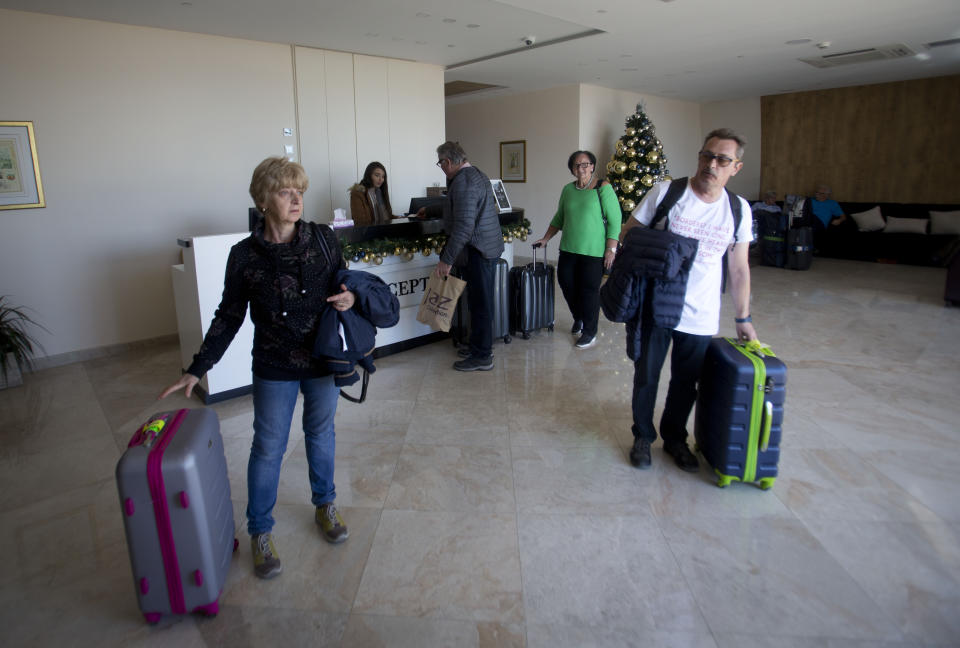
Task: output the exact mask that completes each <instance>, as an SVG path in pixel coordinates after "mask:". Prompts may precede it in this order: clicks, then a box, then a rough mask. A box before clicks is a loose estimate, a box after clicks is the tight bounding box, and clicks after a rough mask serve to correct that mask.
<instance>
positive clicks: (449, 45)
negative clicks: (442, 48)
mask: <svg viewBox="0 0 960 648" xmlns="http://www.w3.org/2000/svg"><path fill="white" fill-rule="evenodd" d="M447 47H456V45H454V44H453V43H449V44H448V45H447Z"/></svg>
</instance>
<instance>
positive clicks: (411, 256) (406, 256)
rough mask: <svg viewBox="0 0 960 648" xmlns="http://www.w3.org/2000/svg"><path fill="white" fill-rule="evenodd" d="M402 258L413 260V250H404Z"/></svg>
mask: <svg viewBox="0 0 960 648" xmlns="http://www.w3.org/2000/svg"><path fill="white" fill-rule="evenodd" d="M403 258H404V259H406V260H407V261H413V252H404V254H403Z"/></svg>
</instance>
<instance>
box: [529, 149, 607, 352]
mask: <svg viewBox="0 0 960 648" xmlns="http://www.w3.org/2000/svg"><path fill="white" fill-rule="evenodd" d="M596 164H597V157H596V156H595V155H594V154H593V153H591V152H590V151H575V152H574V153H573V154H572V155H570V158H569V159H568V160H567V168H568V169H570V173H572V174H573V177H574V178H575V180H574V181H573V182H571V183H570V184H568V185H565V186H564V187H563V191H562V192H560V204H559V205H558V206H557V213H556V214H554V216H553V220H551V221H550V226H549V227H548V228H547V233H546V234H544V235H543V238H541V239H539V240H538V241H536V242H534V245H546V243H547V241H549V240H550V239H552V238H553V237H554V235H555V234H556V233H557V232H559V231H561V230H562V231H563V236H562V237H560V258H559V260H558V261H557V282H558V283H559V284H560V290H562V291H563V298H564V299H566V300H567V305H568V306H569V307H570V314H571V315H573V329H571V331H570V332H571V333H572V334H574V335H578V336H579V339H578V340H577V347H578V348H580V349H586V348H587V347H591V346H593V345H594V344H595V343H596V341H597V339H596V338H597V325H598V322H599V319H600V281H601V280H602V279H603V269H604V268H605V267H606V268H607V269H609V268H610V266H611V265H613V259H614V257H615V256H616V253H617V241H618V240H619V238H620V223H621V220H622V219H621V216H620V203H619V202H618V201H617V195H616V194H615V193H614V191H613V187H611V186H610V183H609V182H607V181H606V180H600V179H599V178H597V177H595V175H594V173H595V170H596Z"/></svg>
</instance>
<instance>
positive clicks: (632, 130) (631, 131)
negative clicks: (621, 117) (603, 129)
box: [627, 128, 637, 137]
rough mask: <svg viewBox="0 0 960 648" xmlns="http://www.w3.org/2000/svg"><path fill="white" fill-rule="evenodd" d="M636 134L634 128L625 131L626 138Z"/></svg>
mask: <svg viewBox="0 0 960 648" xmlns="http://www.w3.org/2000/svg"><path fill="white" fill-rule="evenodd" d="M636 134H637V129H636V128H628V129H627V136H628V137H633V136H634V135H636Z"/></svg>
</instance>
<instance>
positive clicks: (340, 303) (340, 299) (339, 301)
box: [327, 284, 357, 313]
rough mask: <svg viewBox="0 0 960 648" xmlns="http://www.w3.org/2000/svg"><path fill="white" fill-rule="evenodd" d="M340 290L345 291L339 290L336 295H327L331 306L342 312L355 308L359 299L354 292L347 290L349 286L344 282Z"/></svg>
mask: <svg viewBox="0 0 960 648" xmlns="http://www.w3.org/2000/svg"><path fill="white" fill-rule="evenodd" d="M340 290H342V291H343V292H339V293H337V294H336V295H330V296H329V297H327V301H328V302H330V305H331V306H333V307H334V308H335V309H337V310H338V311H340V312H341V313H342V312H343V311H348V310H350V309H351V308H353V304H354V302H355V301H357V298H356V296H355V295H354V294H353V293H352V292H350V291H349V290H347V287H346V285H344V284H340Z"/></svg>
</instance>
